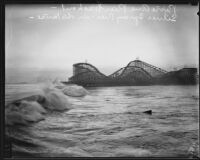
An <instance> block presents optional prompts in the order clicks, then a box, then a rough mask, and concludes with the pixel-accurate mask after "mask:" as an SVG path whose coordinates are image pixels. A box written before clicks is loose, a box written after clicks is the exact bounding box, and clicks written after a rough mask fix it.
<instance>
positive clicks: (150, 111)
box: [143, 110, 152, 115]
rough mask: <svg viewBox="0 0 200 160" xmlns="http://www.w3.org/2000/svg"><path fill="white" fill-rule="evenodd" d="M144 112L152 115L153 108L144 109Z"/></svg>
mask: <svg viewBox="0 0 200 160" xmlns="http://www.w3.org/2000/svg"><path fill="white" fill-rule="evenodd" d="M143 113H146V114H150V115H152V110H147V111H144V112H143Z"/></svg>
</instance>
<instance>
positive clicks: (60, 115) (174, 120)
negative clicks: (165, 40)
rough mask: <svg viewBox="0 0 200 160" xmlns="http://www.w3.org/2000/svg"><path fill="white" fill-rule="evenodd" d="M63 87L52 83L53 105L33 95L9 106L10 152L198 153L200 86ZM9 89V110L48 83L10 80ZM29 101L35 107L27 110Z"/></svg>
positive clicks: (23, 154)
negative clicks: (67, 88)
mask: <svg viewBox="0 0 200 160" xmlns="http://www.w3.org/2000/svg"><path fill="white" fill-rule="evenodd" d="M46 86H48V85H46ZM52 87H55V88H54V89H56V91H55V90H54V91H53V93H51V91H52V90H51V89H52ZM65 87H67V86H62V85H61V86H60V87H59V86H58V85H57V86H56V85H55V84H51V89H49V91H48V93H51V94H50V95H48V97H49V99H50V100H49V101H51V102H52V103H53V105H52V106H53V109H52V107H49V106H46V107H43V106H42V104H38V103H37V104H36V103H34V104H33V103H32V102H33V101H34V100H32V101H31V102H30V103H29V101H26V102H24V106H25V107H24V106H23V107H24V108H25V109H24V108H23V107H21V108H18V109H17V111H13V110H11V109H8V110H9V112H8V113H9V116H8V117H7V120H6V121H8V123H6V125H5V127H6V135H7V136H8V137H9V140H10V141H9V142H10V144H11V146H12V151H11V153H10V156H12V157H198V156H199V152H198V151H199V143H198V142H199V135H198V134H199V90H198V88H199V86H198V85H188V86H187V85H185V86H181V85H177V86H175V85H169V86H159V85H153V86H120V87H90V88H86V90H87V92H84V93H87V94H86V95H85V94H83V95H78V96H77V95H76V96H74V95H73V94H72V95H71V92H74V91H73V88H71V89H70V90H67V91H68V92H70V93H67V94H63V93H65V92H63V91H64V90H65V89H63V88H65ZM46 88H48V87H46ZM5 90H6V93H5V95H6V97H5V101H6V106H5V109H7V108H9V104H13V105H15V107H17V105H16V104H15V103H14V101H16V100H18V99H22V98H25V97H30V96H32V95H40V94H41V93H42V90H44V84H6V86H5ZM78 92H79V91H78ZM81 92H82V91H81ZM52 99H53V100H52ZM63 99H65V101H64V100H63ZM25 100H26V99H25ZM28 105H30V106H31V107H34V106H36V108H37V110H36V109H35V110H33V109H31V110H28V109H27V110H26V107H27V106H28ZM46 105H51V103H47V104H46ZM61 106H62V107H61ZM65 106H66V108H65ZM11 107H13V106H11ZM42 107H43V108H42ZM57 107H58V108H59V107H60V108H59V110H57V109H56V108H57ZM41 108H42V109H41ZM63 108H65V109H63ZM44 110H45V111H44ZM46 110H48V111H46ZM147 110H151V111H152V114H146V113H144V112H145V111H147ZM43 111H44V112H45V113H41V114H40V113H38V112H43ZM16 112H17V114H16ZM20 112H23V114H21V113H20ZM6 113H7V112H6ZM23 116H24V117H25V118H24V117H23ZM15 117H18V118H19V117H20V119H18V123H17V122H16V118H15ZM24 119H25V120H24ZM22 120H23V123H21V122H22ZM26 120H29V121H26ZM30 120H31V121H30ZM10 121H12V122H10ZM15 122H16V123H15Z"/></svg>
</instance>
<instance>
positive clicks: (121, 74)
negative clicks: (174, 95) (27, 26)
mask: <svg viewBox="0 0 200 160" xmlns="http://www.w3.org/2000/svg"><path fill="white" fill-rule="evenodd" d="M165 73H167V71H165V70H163V69H161V68H158V67H155V66H153V65H150V64H148V63H145V62H143V61H140V60H134V61H131V62H130V63H128V65H127V66H126V67H123V68H120V69H119V70H117V71H116V72H114V73H113V74H111V75H109V76H106V75H104V74H103V73H101V72H100V71H99V70H98V69H97V68H96V67H94V66H93V65H91V64H89V63H76V64H74V65H73V76H72V77H71V78H69V82H71V83H75V84H78V85H82V86H119V85H144V84H145V85H148V84H152V83H154V81H155V80H156V79H157V78H159V77H160V76H162V75H163V74H165Z"/></svg>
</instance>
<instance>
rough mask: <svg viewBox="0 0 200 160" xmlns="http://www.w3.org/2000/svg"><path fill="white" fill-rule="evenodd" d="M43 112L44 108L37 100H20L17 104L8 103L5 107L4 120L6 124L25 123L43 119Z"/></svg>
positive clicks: (44, 111)
mask: <svg viewBox="0 0 200 160" xmlns="http://www.w3.org/2000/svg"><path fill="white" fill-rule="evenodd" d="M44 113H46V110H45V109H44V108H43V107H42V106H41V105H40V104H39V103H38V102H35V101H26V100H22V101H21V102H20V103H19V106H17V105H15V104H9V105H8V106H7V107H6V108H5V121H6V124H7V125H14V124H23V125H26V124H28V123H29V122H38V121H40V120H43V119H44V115H43V114H44Z"/></svg>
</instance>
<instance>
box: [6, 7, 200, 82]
mask: <svg viewBox="0 0 200 160" xmlns="http://www.w3.org/2000/svg"><path fill="white" fill-rule="evenodd" d="M72 7H74V8H72ZM84 7H86V8H84ZM98 7H99V8H98ZM98 7H97V5H89V6H88V5H86V6H85V5H82V6H80V5H71V6H69V5H63V6H62V5H12V6H9V5H8V6H6V44H5V45H6V81H8V82H10V81H12V82H13V81H29V80H31V79H40V78H44V76H47V77H48V76H50V77H58V78H59V79H62V80H63V79H67V77H70V76H71V75H72V65H73V64H74V63H78V62H85V61H86V60H87V62H88V63H91V64H93V65H94V66H96V67H97V68H99V70H100V71H101V72H102V73H105V74H106V75H109V74H111V73H113V72H114V71H116V70H117V69H119V68H121V67H124V66H125V65H127V64H128V62H130V61H132V60H135V59H136V58H137V57H139V59H140V60H142V61H145V62H147V63H150V64H152V65H155V66H157V67H160V68H163V69H165V70H171V69H173V68H174V67H180V66H184V65H187V66H196V65H197V64H198V52H199V51H198V32H199V31H198V27H199V26H198V24H199V22H198V16H197V11H198V7H197V6H189V5H176V6H170V7H169V5H164V6H159V7H158V5H143V6H142V5H137V6H136V5H135V6H134V5H126V6H125V5H121V6H120V5H101V6H98ZM88 8H89V9H88ZM153 8H155V9H157V10H154V11H153ZM96 9H99V10H96ZM134 9H135V10H134ZM148 9H149V10H148ZM159 9H160V10H159ZM164 9H169V10H166V12H164ZM44 14H46V15H44ZM165 14H167V18H166V17H165V19H164V20H160V21H159V20H155V19H154V20H152V19H150V18H151V17H153V16H154V17H161V18H162V17H164V15H165ZM52 16H53V17H54V19H53V18H52ZM56 16H57V17H56ZM102 16H104V19H103V18H102ZM120 16H121V17H122V16H126V17H128V18H124V19H123V17H122V18H121V19H120V18H119V17H120ZM150 16H151V17H150ZM88 17H89V18H88ZM130 17H132V19H131V18H130ZM149 17H150V18H149ZM87 18H88V19H87ZM106 18H107V19H106ZM112 18H114V19H112ZM117 18H118V21H117ZM135 18H141V19H140V20H138V22H136V20H135ZM148 18H149V19H148ZM169 18H170V19H169ZM42 76H43V77H42ZM26 78H27V80H25V79H26Z"/></svg>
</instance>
